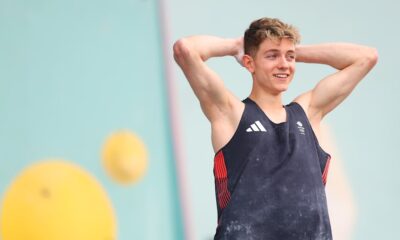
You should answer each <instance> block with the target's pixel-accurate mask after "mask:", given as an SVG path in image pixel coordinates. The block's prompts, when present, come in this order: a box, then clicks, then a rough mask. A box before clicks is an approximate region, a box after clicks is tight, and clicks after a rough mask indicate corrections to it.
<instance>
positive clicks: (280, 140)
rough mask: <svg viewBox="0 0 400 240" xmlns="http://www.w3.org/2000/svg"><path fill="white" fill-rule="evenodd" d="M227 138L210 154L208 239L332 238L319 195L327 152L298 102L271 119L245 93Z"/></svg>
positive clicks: (323, 194) (324, 200)
mask: <svg viewBox="0 0 400 240" xmlns="http://www.w3.org/2000/svg"><path fill="white" fill-rule="evenodd" d="M243 102H244V103H245V108H244V112H243V115H242V117H241V120H240V122H239V126H238V128H237V130H236V132H235V133H234V135H233V137H232V138H231V139H230V140H229V142H228V143H227V144H226V145H225V146H224V147H223V148H222V149H221V150H219V151H218V152H217V153H216V154H215V158H214V177H215V193H216V200H217V208H218V227H217V230H216V233H215V236H214V239H229V240H236V239H240V240H243V239H245V240H250V239H255V240H258V239H260V240H292V239H293V240H302V239H307V240H310V239H312V240H325V239H332V233H331V227H330V222H329V216H328V209H327V202H326V196H325V184H326V177H327V172H328V167H329V161H330V155H329V154H328V153H326V152H325V151H324V150H322V148H321V147H320V146H319V144H318V141H317V138H316V136H315V134H314V132H313V130H312V128H311V125H310V122H309V121H308V118H307V116H306V114H305V112H304V110H303V108H302V107H301V106H300V105H299V104H298V103H296V102H292V103H290V104H288V105H286V106H285V110H286V116H287V121H286V122H283V123H278V124H276V123H274V122H272V121H271V120H270V119H269V118H268V117H267V115H266V114H265V113H264V112H263V111H262V110H261V108H260V107H259V106H258V105H257V104H256V103H255V102H254V101H252V100H251V99H250V98H247V99H245V100H243Z"/></svg>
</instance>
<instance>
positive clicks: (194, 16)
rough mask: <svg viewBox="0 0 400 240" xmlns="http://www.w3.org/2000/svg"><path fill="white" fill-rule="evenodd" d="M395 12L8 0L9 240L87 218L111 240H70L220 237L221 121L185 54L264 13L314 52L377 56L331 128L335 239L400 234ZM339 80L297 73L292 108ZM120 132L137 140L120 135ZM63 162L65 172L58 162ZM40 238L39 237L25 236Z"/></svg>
mask: <svg viewBox="0 0 400 240" xmlns="http://www.w3.org/2000/svg"><path fill="white" fill-rule="evenodd" d="M398 9H400V4H399V3H398V2H397V1H391V0H382V1H376V0H373V1H369V2H365V1H361V0H355V1H350V2H349V1H344V0H338V1H330V2H328V1H316V0H310V1H307V2H301V1H289V0H281V1H258V0H250V1H246V2H243V1H227V0H221V1H210V0H202V1H192V0H188V1H181V0H160V1H151V0H121V1H109V0H97V1H93V0H86V1H76V0H72V1H65V0H37V1H29V0H24V1H22V0H0V116H1V118H0V203H1V205H0V239H3V240H13V239H34V240H35V239H61V238H54V237H53V238H51V237H48V238H46V237H43V236H46V234H47V233H48V235H47V236H58V235H57V232H60V234H61V235H65V233H66V232H68V231H71V229H73V227H75V228H78V227H77V226H75V225H74V226H72V225H71V226H70V225H68V224H71V223H70V222H73V219H80V218H82V217H83V216H90V217H87V219H88V220H87V222H84V221H83V222H82V223H81V225H83V226H85V224H89V223H97V219H99V218H102V217H103V216H108V217H107V218H109V221H108V222H107V223H98V225H93V226H94V227H93V229H96V228H98V229H99V231H100V232H104V234H105V235H104V237H99V236H98V235H93V234H92V235H91V233H85V234H86V235H85V234H83V233H82V234H81V233H79V234H80V235H79V234H77V235H75V236H73V237H70V238H69V239H89V237H87V236H91V237H93V238H90V239H100V240H104V239H120V240H128V239H195V240H208V239H212V237H213V235H214V232H215V228H216V225H217V212H216V201H215V195H214V178H213V172H212V168H213V157H214V153H213V150H212V147H211V136H210V126H209V123H208V122H207V119H206V118H205V117H204V116H203V114H202V112H201V109H200V106H199V103H198V101H197V99H196V98H195V96H194V94H193V92H192V90H191V89H190V87H189V84H188V83H187V81H186V80H185V78H184V76H183V74H182V73H181V71H180V69H179V68H178V66H177V65H176V64H175V63H174V61H173V57H172V45H173V43H174V41H176V40H177V39H179V38H181V37H184V36H188V35H195V34H209V35H216V36H220V37H238V36H241V35H242V34H243V33H244V30H245V29H246V28H247V27H248V25H249V24H250V22H251V21H252V20H254V19H257V18H260V17H264V16H269V17H277V18H280V19H281V20H283V21H285V22H288V23H291V24H293V25H295V26H296V27H298V29H299V30H300V33H301V34H302V44H315V43H321V42H337V41H343V42H353V43H359V44H365V45H370V46H373V47H375V48H377V49H378V51H379V61H378V64H377V65H376V67H375V68H374V69H373V70H372V72H371V73H370V74H369V75H368V76H367V77H366V78H365V80H363V81H362V82H361V83H360V84H359V86H358V87H357V88H356V89H355V91H354V92H353V93H352V95H351V96H350V97H348V98H347V100H346V101H345V102H344V103H342V104H341V105H340V106H339V107H338V108H337V109H335V110H334V111H333V112H332V113H331V114H330V115H329V116H328V117H327V118H326V120H325V124H326V133H327V134H326V136H327V140H322V141H321V143H322V144H323V145H326V146H327V147H326V148H327V150H328V151H330V152H331V153H332V155H333V161H332V163H331V164H332V166H331V169H330V173H329V176H328V183H327V192H328V193H327V194H328V205H329V208H330V214H331V219H332V228H333V231H334V237H335V239H356V240H361V239H400V233H399V232H398V231H397V228H398V226H400V222H399V221H398V219H397V216H399V215H400V208H399V207H397V203H398V202H399V201H400V188H399V185H400V180H398V178H397V169H398V168H399V167H400V163H399V160H400V159H399V157H398V154H397V150H398V148H399V147H400V144H399V140H398V136H400V127H399V126H398V125H397V121H396V120H395V119H397V117H400V108H399V107H398V106H397V101H398V98H399V97H398V92H399V90H400V83H399V81H398V79H397V78H398V76H397V75H398V74H397V66H396V65H397V62H398V60H397V58H396V57H397V56H398V55H399V53H400V48H399V46H398V43H399V42H400V34H398V33H397V29H398V26H397V24H398V23H399V22H400V16H399V15H398V14H397V12H398ZM208 64H209V65H210V66H211V67H212V68H213V69H214V70H215V71H216V72H217V73H218V74H220V76H221V77H222V78H223V79H224V80H225V84H226V86H227V87H228V88H229V89H231V91H233V92H234V93H235V94H236V95H237V96H238V97H240V98H242V99H243V98H246V97H247V96H248V94H249V92H250V88H251V78H250V75H249V74H248V73H247V72H246V70H245V69H244V68H242V67H240V66H239V65H238V64H237V63H236V61H235V60H234V59H233V58H219V59H211V60H210V61H209V62H208ZM332 72H333V69H331V68H329V67H327V66H323V65H310V64H308V65H307V64H298V65H297V73H296V77H295V79H294V80H293V83H292V85H291V87H290V88H289V90H288V92H287V93H286V94H285V97H284V100H285V103H289V102H290V101H291V100H292V99H293V98H295V97H296V96H297V95H298V94H300V93H302V92H304V91H306V90H308V89H310V88H312V87H313V86H314V85H315V84H316V83H317V82H318V80H320V79H321V78H322V77H324V76H326V75H327V74H330V73H332ZM121 132H124V133H126V134H128V135H129V136H131V138H129V137H128V138H124V137H121V138H118V140H115V141H113V140H110V139H112V137H113V136H114V137H115V136H121V135H118V133H121ZM116 134H117V135H116ZM124 136H126V135H124ZM132 139H134V140H132ZM110 149H111V150H110ZM129 149H135V151H134V152H132V151H130V150H129ZM109 152H112V154H111V155H110V154H108V153H109ZM138 152H140V153H142V152H143V153H144V154H141V155H140V154H139V155H138V154H137V153H138ZM121 159H122V160H121ZM44 160H46V161H44ZM335 160H336V161H335ZM58 161H62V162H63V163H65V164H67V165H51V164H50V165H49V162H51V163H53V162H58ZM110 162H111V165H110ZM46 164H47V165H46ZM68 164H72V165H73V166H74V167H73V168H69V167H66V166H70V165H68ZM42 165H46V167H47V168H38V167H37V166H42ZM143 166H145V167H143ZM121 169H122V170H121ZM127 169H128V170H127ZM129 169H131V170H129ZM132 169H136V170H137V169H140V171H139V170H137V171H139V172H134V173H133V172H132V171H134V170H132ZM49 172H52V173H55V174H49ZM78 175H79V176H82V177H81V178H79V179H82V180H80V181H77V180H76V179H78V177H77V176H78ZM85 179H90V181H89V180H85ZM60 189H61V190H60ZM66 189H68V193H71V195H68V197H65V196H67V195H65V192H66V191H67V190H66ZM88 189H100V191H93V192H95V193H92V192H91V191H89V190H88ZM84 193H85V194H84ZM86 193H87V194H86ZM71 196H72V197H71ZM71 199H72V200H71ZM99 199H102V200H101V201H102V203H104V206H103V205H99V207H98V208H89V207H88V206H90V204H89V205H83V202H85V201H88V202H91V203H96V202H99V201H100V200H99ZM104 199H106V200H104ZM103 200H104V201H103ZM51 201H53V202H51ZM54 202H57V204H55V203H54ZM21 206H23V207H21ZM60 208H62V211H61V210H59V209H60ZM98 209H103V210H98ZM104 209H108V210H107V212H104V211H106V210H104ZM50 213H52V214H50ZM67 213H68V217H67V216H66V215H67ZM21 219H27V220H26V221H21ZM71 219H72V221H71ZM18 220H19V221H18ZM28 220H29V221H28ZM49 222H52V223H55V224H53V225H54V229H56V231H55V230H54V231H55V232H52V233H51V234H52V235H51V234H50V232H51V229H49V228H48V227H46V226H48V225H45V223H49ZM102 224H103V225H102ZM104 224H105V225H107V226H115V227H109V228H107V227H104V226H105V225H104ZM30 228H32V229H35V230H32V231H33V232H32V234H31V235H29V236H33V234H34V233H35V234H37V235H35V236H42V237H41V238H35V237H25V238H23V237H18V236H23V235H21V234H20V233H18V232H21V231H24V230H25V231H26V232H28V231H27V229H30ZM27 234H28V233H27ZM40 234H42V235H40ZM43 234H44V235H43ZM25 236H26V235H25ZM71 236H72V235H71ZM82 236H86V237H82ZM66 239H68V238H66Z"/></svg>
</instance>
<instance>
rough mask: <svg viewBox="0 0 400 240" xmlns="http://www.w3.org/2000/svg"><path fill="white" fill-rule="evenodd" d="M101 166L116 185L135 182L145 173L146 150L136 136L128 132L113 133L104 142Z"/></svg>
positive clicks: (146, 162) (146, 163)
mask: <svg viewBox="0 0 400 240" xmlns="http://www.w3.org/2000/svg"><path fill="white" fill-rule="evenodd" d="M102 154H103V155H102V160H103V166H104V168H105V170H106V172H107V173H108V175H109V176H111V178H112V179H114V180H115V181H117V182H118V183H122V184H128V183H134V182H137V181H138V180H139V179H140V178H142V177H143V176H144V174H145V172H146V169H147V165H148V160H147V150H146V146H145V145H144V143H143V142H142V141H141V140H140V139H139V137H138V136H136V135H135V134H133V133H131V132H129V131H119V132H115V133H113V134H112V135H111V136H110V137H109V138H108V139H107V140H106V142H105V144H104V147H103V153H102Z"/></svg>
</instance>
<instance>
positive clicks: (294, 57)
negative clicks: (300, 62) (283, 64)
mask: <svg viewBox="0 0 400 240" xmlns="http://www.w3.org/2000/svg"><path fill="white" fill-rule="evenodd" d="M286 58H287V60H288V61H294V60H296V56H295V55H288V56H287V57H286Z"/></svg>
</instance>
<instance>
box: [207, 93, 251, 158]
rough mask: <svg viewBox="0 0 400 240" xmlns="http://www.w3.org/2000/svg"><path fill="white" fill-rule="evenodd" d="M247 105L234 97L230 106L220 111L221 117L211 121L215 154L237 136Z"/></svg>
mask: <svg viewBox="0 0 400 240" xmlns="http://www.w3.org/2000/svg"><path fill="white" fill-rule="evenodd" d="M244 108H245V104H244V103H243V102H242V101H240V100H239V99H238V98H237V97H235V96H233V97H232V99H231V101H229V106H228V107H226V108H225V109H222V111H219V113H220V114H219V116H218V117H215V118H213V119H212V120H210V123H211V140H212V145H213V149H214V152H217V151H218V150H219V149H221V148H222V147H223V146H225V145H226V144H227V143H228V142H229V140H230V139H231V138H232V137H233V135H234V134H235V132H236V130H237V128H238V126H239V123H240V120H241V118H242V115H243V112H244Z"/></svg>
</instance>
